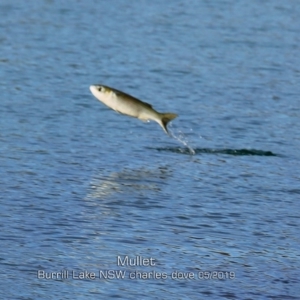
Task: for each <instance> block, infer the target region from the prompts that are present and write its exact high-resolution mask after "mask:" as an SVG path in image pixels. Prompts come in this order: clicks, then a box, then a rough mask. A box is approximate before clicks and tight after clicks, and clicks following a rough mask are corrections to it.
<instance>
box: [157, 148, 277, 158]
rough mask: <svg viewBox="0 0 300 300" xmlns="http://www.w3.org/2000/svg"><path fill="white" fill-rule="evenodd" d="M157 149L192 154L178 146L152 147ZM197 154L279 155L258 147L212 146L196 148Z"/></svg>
mask: <svg viewBox="0 0 300 300" xmlns="http://www.w3.org/2000/svg"><path fill="white" fill-rule="evenodd" d="M152 149H155V150H157V151H169V152H173V153H180V154H189V155H190V154H191V152H190V150H189V149H186V148H177V147H165V148H152ZM194 151H195V153H196V154H201V153H205V154H228V155H234V156H245V155H256V156H279V155H278V154H275V153H273V152H271V151H263V150H256V149H210V148H195V149H194Z"/></svg>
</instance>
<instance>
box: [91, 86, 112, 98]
mask: <svg viewBox="0 0 300 300" xmlns="http://www.w3.org/2000/svg"><path fill="white" fill-rule="evenodd" d="M90 91H91V93H92V94H93V95H94V96H95V97H96V98H98V99H101V98H103V97H107V96H108V95H109V94H110V93H112V90H111V89H110V88H109V87H107V86H104V85H100V84H94V85H91V86H90Z"/></svg>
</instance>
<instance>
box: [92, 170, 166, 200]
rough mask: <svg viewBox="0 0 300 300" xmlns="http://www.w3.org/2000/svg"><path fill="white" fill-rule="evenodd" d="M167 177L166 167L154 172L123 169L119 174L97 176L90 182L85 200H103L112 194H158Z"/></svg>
mask: <svg viewBox="0 0 300 300" xmlns="http://www.w3.org/2000/svg"><path fill="white" fill-rule="evenodd" d="M169 175H170V170H169V169H168V168H167V167H159V168H157V169H154V170H150V169H146V168H140V169H124V170H122V171H120V172H112V173H110V174H109V175H108V176H106V177H104V176H103V174H101V175H100V174H99V175H98V176H95V177H94V178H93V179H92V181H91V184H90V193H89V194H88V195H87V199H103V198H108V197H110V196H112V195H114V194H127V193H130V194H137V193H144V192H149V191H154V192H159V191H160V187H159V185H160V184H161V183H162V182H164V181H165V179H167V178H168V177H169Z"/></svg>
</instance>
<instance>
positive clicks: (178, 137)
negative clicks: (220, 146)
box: [168, 123, 196, 155]
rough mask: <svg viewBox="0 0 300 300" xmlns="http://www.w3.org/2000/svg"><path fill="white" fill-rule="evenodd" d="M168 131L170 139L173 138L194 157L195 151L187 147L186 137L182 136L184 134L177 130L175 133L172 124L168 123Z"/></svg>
mask: <svg viewBox="0 0 300 300" xmlns="http://www.w3.org/2000/svg"><path fill="white" fill-rule="evenodd" d="M168 129H169V132H170V135H171V137H173V138H174V139H175V140H177V141H178V142H179V143H181V144H183V145H184V146H185V147H186V148H187V149H188V150H189V153H190V154H191V155H195V154H196V152H195V150H194V149H193V148H192V147H191V146H190V145H189V141H188V139H187V137H186V136H185V135H184V133H183V132H182V131H181V130H179V129H177V130H176V131H175V130H174V129H173V125H172V123H170V125H169V127H168Z"/></svg>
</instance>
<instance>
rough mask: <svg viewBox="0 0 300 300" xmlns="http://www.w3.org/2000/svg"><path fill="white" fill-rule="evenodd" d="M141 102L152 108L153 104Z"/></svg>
mask: <svg viewBox="0 0 300 300" xmlns="http://www.w3.org/2000/svg"><path fill="white" fill-rule="evenodd" d="M141 102H143V103H144V104H145V105H147V106H148V107H149V108H152V105H151V104H149V103H147V102H144V101H141Z"/></svg>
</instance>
